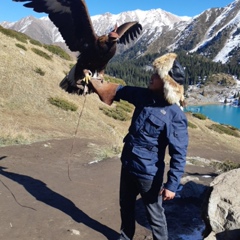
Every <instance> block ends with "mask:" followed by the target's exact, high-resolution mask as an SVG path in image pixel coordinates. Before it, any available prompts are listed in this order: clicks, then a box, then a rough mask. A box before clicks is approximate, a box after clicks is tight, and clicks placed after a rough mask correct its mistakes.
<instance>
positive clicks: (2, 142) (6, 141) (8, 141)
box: [0, 134, 29, 146]
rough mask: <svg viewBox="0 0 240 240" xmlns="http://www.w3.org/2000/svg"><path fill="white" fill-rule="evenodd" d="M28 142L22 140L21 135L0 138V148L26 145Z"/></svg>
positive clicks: (24, 139)
mask: <svg viewBox="0 0 240 240" xmlns="http://www.w3.org/2000/svg"><path fill="white" fill-rule="evenodd" d="M27 143H29V141H28V140H27V139H26V138H24V137H23V136H22V135H21V134H19V135H18V136H15V137H11V136H6V137H0V146H9V145H18V144H27Z"/></svg>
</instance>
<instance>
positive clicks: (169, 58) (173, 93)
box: [153, 53, 185, 107]
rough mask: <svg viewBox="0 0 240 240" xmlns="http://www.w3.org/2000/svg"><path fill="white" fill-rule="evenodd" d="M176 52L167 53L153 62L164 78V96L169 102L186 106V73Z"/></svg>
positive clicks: (158, 72)
mask: <svg viewBox="0 0 240 240" xmlns="http://www.w3.org/2000/svg"><path fill="white" fill-rule="evenodd" d="M176 58H177V54H176V53H167V54H165V55H163V56H161V57H158V58H156V59H155V60H154V62H153V67H154V69H155V71H156V73H157V74H158V75H159V77H160V78H161V79H162V80H163V83H164V87H163V91H164V97H165V99H166V100H167V101H168V103H169V104H174V103H176V104H178V105H179V106H181V107H182V106H184V88H183V85H182V84H183V82H184V79H185V74H184V70H183V68H182V66H181V65H180V64H179V63H178V62H177V60H176Z"/></svg>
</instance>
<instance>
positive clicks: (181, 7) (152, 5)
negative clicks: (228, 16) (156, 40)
mask: <svg viewBox="0 0 240 240" xmlns="http://www.w3.org/2000/svg"><path fill="white" fill-rule="evenodd" d="M1 1H2V3H1V5H0V22H3V21H9V22H13V21H18V20H20V19H21V18H23V17H26V16H30V15H32V16H35V17H37V18H39V17H42V16H44V14H37V13H35V12H34V11H33V10H32V9H27V8H25V7H23V6H22V3H19V2H12V0H1ZM3 1H4V3H3ZM231 2H234V0H101V1H100V0H86V3H87V6H88V9H89V12H90V15H91V16H94V15H97V14H103V13H106V12H110V13H112V14H118V13H121V12H125V11H132V10H136V9H140V10H150V9H156V8H161V9H163V10H165V11H168V12H170V13H173V14H176V15H178V16H189V17H192V16H195V15H198V14H200V13H201V12H203V11H204V10H207V9H208V8H213V7H225V6H227V5H228V4H229V3H231Z"/></svg>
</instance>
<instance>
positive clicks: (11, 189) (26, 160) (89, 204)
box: [0, 139, 212, 240]
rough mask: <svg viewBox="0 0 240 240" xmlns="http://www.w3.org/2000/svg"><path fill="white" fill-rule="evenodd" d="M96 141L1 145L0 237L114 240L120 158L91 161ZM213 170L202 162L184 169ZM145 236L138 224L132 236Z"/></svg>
mask: <svg viewBox="0 0 240 240" xmlns="http://www.w3.org/2000/svg"><path fill="white" fill-rule="evenodd" d="M95 144H98V143H96V142H93V141H91V142H90V141H89V140H88V139H75V140H74V141H73V139H65V140H52V141H47V142H40V143H34V144H31V145H22V146H9V147H2V148H1V155H0V163H1V164H0V206H1V207H0V210H1V217H0V225H1V231H0V239H4V240H15V239H18V240H19V239H21V240H35V239H37V240H40V239H41V240H55V239H56V240H72V239H84V240H96V239H98V240H103V239H110V240H115V239H117V237H118V232H119V226H120V217H119V205H118V191H119V174H120V160H119V158H118V157H115V158H112V159H106V160H103V161H101V162H95V158H94V157H95V156H94V154H93V153H92V152H93V151H91V149H92V147H94V145H95ZM211 173H212V169H211V168H206V167H205V168H201V167H193V166H188V167H187V169H186V174H192V175H194V174H198V175H204V174H211ZM208 181H210V179H209V180H208ZM148 235H149V231H148V230H147V229H146V228H144V227H142V226H141V225H140V224H137V230H136V236H135V239H136V240H141V239H147V238H146V236H148Z"/></svg>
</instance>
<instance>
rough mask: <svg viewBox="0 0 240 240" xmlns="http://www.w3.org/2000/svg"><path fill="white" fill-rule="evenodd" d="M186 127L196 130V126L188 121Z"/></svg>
mask: <svg viewBox="0 0 240 240" xmlns="http://www.w3.org/2000/svg"><path fill="white" fill-rule="evenodd" d="M188 127H190V128H197V126H196V125H195V124H193V123H191V122H189V121H188Z"/></svg>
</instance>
